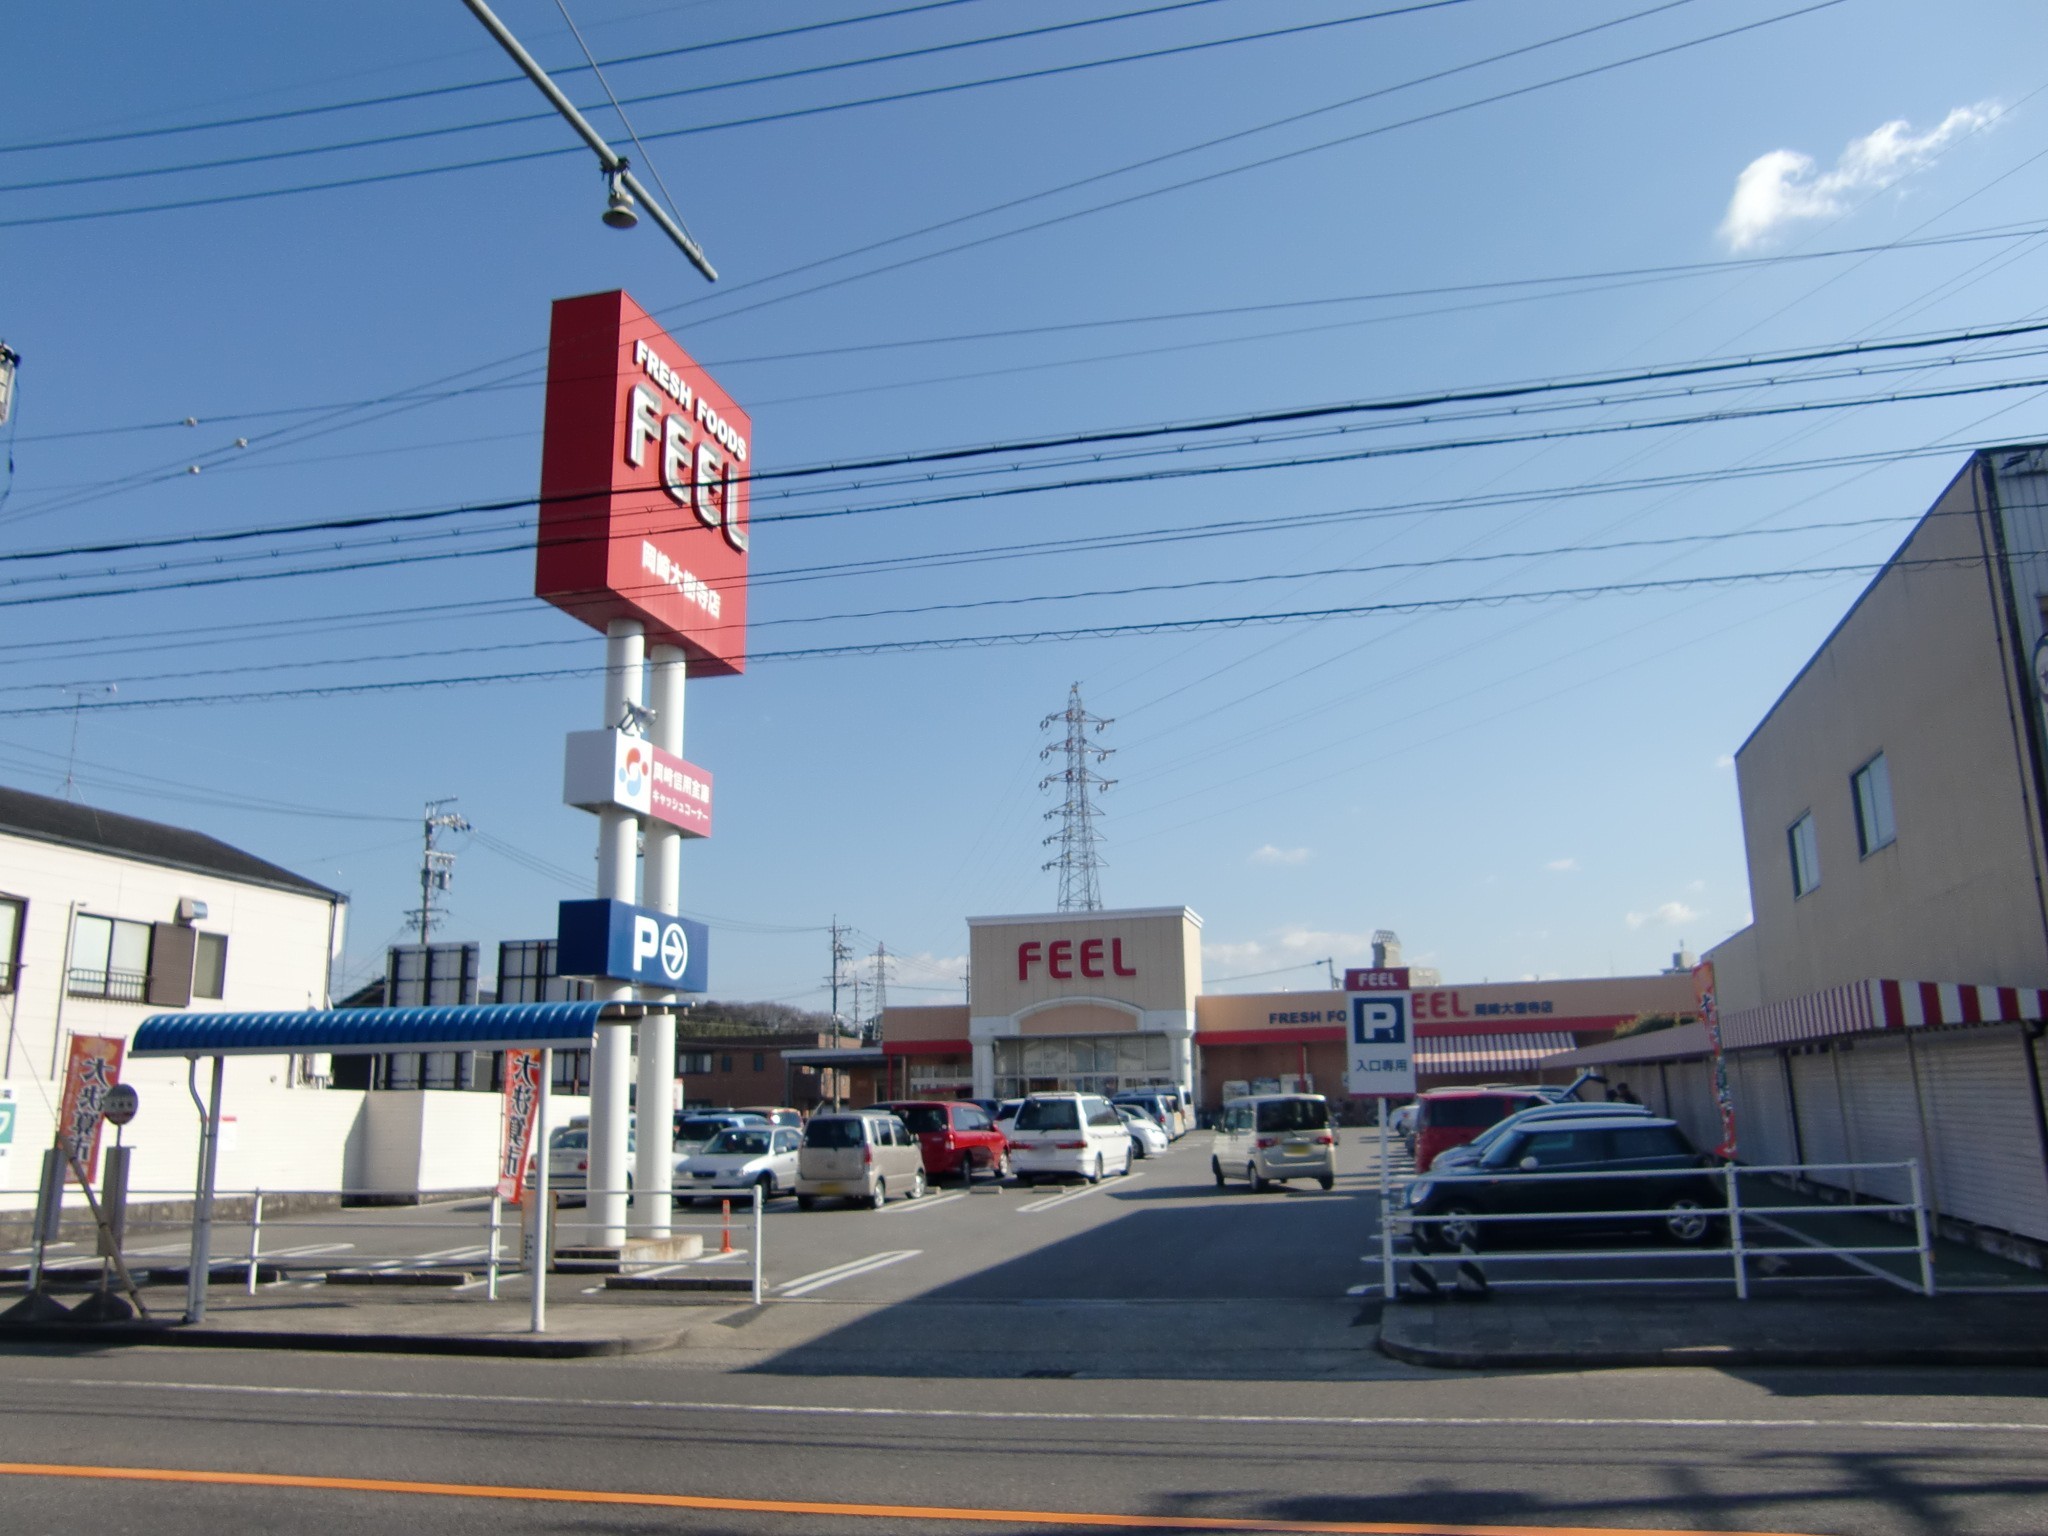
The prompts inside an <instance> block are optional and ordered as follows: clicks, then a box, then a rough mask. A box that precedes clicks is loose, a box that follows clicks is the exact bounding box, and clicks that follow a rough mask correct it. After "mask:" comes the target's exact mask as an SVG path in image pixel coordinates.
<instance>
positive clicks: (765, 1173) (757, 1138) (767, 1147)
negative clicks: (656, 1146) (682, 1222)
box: [674, 1125, 803, 1203]
mask: <svg viewBox="0 0 2048 1536" xmlns="http://www.w3.org/2000/svg"><path fill="white" fill-rule="evenodd" d="M802 1144H803V1132H801V1131H791V1130H784V1129H781V1128H779V1127H777V1126H771V1125H735V1126H728V1127H727V1128H726V1129H724V1130H722V1131H720V1132H719V1133H718V1134H717V1135H716V1136H714V1137H712V1138H711V1139H710V1140H709V1141H707V1142H705V1143H704V1145H703V1146H702V1147H701V1148H699V1149H698V1150H697V1151H695V1152H686V1153H683V1154H681V1155H680V1156H678V1157H677V1158H676V1174H675V1186H674V1189H675V1197H676V1199H677V1200H679V1201H682V1202H685V1203H688V1202H690V1201H693V1200H710V1199H730V1198H732V1196H734V1195H736V1194H739V1195H746V1194H749V1192H750V1191H751V1190H753V1189H754V1187H755V1186H756V1185H758V1186H759V1187H760V1190H761V1198H762V1199H763V1200H773V1199H774V1198H775V1197H776V1196H777V1195H786V1194H793V1193H794V1192H795V1190H796V1154H797V1148H798V1147H799V1146H801V1145H802Z"/></svg>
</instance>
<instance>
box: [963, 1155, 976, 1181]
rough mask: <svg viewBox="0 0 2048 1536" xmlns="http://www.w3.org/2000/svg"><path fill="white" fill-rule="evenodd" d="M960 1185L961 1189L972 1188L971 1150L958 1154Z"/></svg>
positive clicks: (972, 1165) (972, 1162)
mask: <svg viewBox="0 0 2048 1536" xmlns="http://www.w3.org/2000/svg"><path fill="white" fill-rule="evenodd" d="M960 1187H961V1188H962V1189H972V1188H974V1154H973V1153H972V1152H963V1153H961V1154H960Z"/></svg>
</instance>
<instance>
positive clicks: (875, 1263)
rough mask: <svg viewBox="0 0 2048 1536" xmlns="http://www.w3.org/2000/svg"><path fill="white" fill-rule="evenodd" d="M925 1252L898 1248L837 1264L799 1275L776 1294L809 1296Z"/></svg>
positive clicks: (786, 1282)
mask: <svg viewBox="0 0 2048 1536" xmlns="http://www.w3.org/2000/svg"><path fill="white" fill-rule="evenodd" d="M923 1252H924V1250H923V1249H922V1248H898V1249H894V1250H892V1251H890V1252H888V1253H871V1254H869V1255H868V1256H867V1257H866V1258H864V1259H855V1260H854V1261H853V1262H852V1263H850V1264H836V1265H834V1266H833V1267H832V1268H830V1269H821V1270H819V1271H817V1273H815V1274H810V1275H799V1276H798V1277H797V1278H796V1279H794V1280H785V1281H784V1282H783V1283H782V1284H781V1285H778V1286H777V1287H776V1288H775V1293H776V1294H777V1295H778V1296H808V1295H809V1294H810V1293H811V1292H812V1291H822V1290H823V1289H825V1287H826V1286H828V1285H837V1284H838V1283H839V1282H840V1281H842V1280H851V1279H853V1278H854V1277H855V1276H858V1275H866V1274H872V1273H873V1272H874V1271H875V1270H878V1269H887V1268H888V1267H889V1266H890V1265H891V1264H901V1263H902V1262H903V1261H904V1260H905V1259H914V1258H916V1257H917V1256H918V1255H919V1254H921V1253H923Z"/></svg>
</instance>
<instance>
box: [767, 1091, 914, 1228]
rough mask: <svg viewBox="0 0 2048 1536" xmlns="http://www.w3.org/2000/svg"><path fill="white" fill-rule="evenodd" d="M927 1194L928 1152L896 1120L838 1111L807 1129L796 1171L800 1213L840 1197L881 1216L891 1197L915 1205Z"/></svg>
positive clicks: (876, 1113)
mask: <svg viewBox="0 0 2048 1536" xmlns="http://www.w3.org/2000/svg"><path fill="white" fill-rule="evenodd" d="M924 1188H925V1179H924V1149H923V1148H922V1147H920V1146H919V1145H918V1141H917V1138H916V1137H915V1136H913V1135H911V1134H910V1127H909V1126H907V1125H905V1124H904V1123H903V1122H902V1121H901V1120H899V1119H897V1118H896V1117H895V1116H894V1115H890V1114H884V1113H881V1112H880V1111H876V1110H834V1111H831V1112H830V1113H825V1112H820V1113H818V1114H815V1115H813V1116H811V1119H810V1123H809V1124H808V1125H806V1126H805V1127H804V1141H803V1146H802V1148H801V1149H799V1151H798V1153H797V1165H796V1203H797V1208H798V1209H799V1210H805V1211H808V1210H810V1209H811V1208H812V1207H813V1206H814V1205H816V1204H817V1203H818V1201H819V1200H820V1199H824V1198H833V1197H836V1198H839V1199H844V1200H858V1201H862V1202H864V1203H865V1204H866V1205H868V1206H869V1207H871V1208H872V1209H874V1210H877V1211H879V1210H880V1209H881V1208H882V1207H883V1206H884V1205H886V1204H888V1202H889V1196H890V1195H891V1194H892V1193H894V1194H901V1195H903V1196H904V1197H905V1198H907V1199H911V1200H915V1199H916V1198H917V1197H918V1196H919V1195H922V1194H923V1193H924Z"/></svg>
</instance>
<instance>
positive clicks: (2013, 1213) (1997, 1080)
mask: <svg viewBox="0 0 2048 1536" xmlns="http://www.w3.org/2000/svg"><path fill="white" fill-rule="evenodd" d="M1916 1045H1917V1047H1918V1051H1919V1057H1920V1086H1921V1091H1922V1092H1923V1094H1924V1095H1925V1097H1926V1101H1927V1127H1928V1135H1929V1138H1930V1146H1929V1154H1930V1158H1931V1160H1932V1162H1933V1164H1934V1177H1933V1180H1932V1185H1933V1190H1932V1192H1933V1195H1934V1199H1933V1202H1932V1203H1933V1204H1934V1206H1935V1208H1936V1209H1938V1210H1939V1211H1940V1212H1941V1213H1942V1214H1943V1215H1944V1216H1958V1217H1961V1218H1962V1219H1963V1220H1965V1221H1975V1222H1981V1223H1983V1224H1984V1225H1986V1226H1991V1227H1998V1228H2000V1229H2001V1230H2003V1231H2007V1232H2018V1233H2021V1234H2023V1235H2024V1236H2027V1237H2037V1238H2048V1169H2044V1168H2043V1167H2042V1162H2041V1137H2040V1130H2039V1127H2038V1125H2037V1124H2036V1122H2035V1119H2034V1101H2033V1090H2032V1087H2031V1085H2030V1084H2029V1083H2028V1080H2027V1064H2026V1058H2025V1057H2024V1056H2023V1055H2021V1052H2022V1051H2023V1050H2025V1049H2026V1048H2027V1045H2026V1041H2025V1038H2024V1032H2023V1031H2021V1030H2020V1029H2017V1028H2000V1029H1988V1030H1982V1031H1976V1030H1973V1031H1969V1032H1947V1031H1944V1032H1943V1033H1941V1034H1939V1035H1933V1036H1929V1037H1926V1038H1924V1039H1921V1040H1919V1041H1917V1042H1916Z"/></svg>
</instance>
